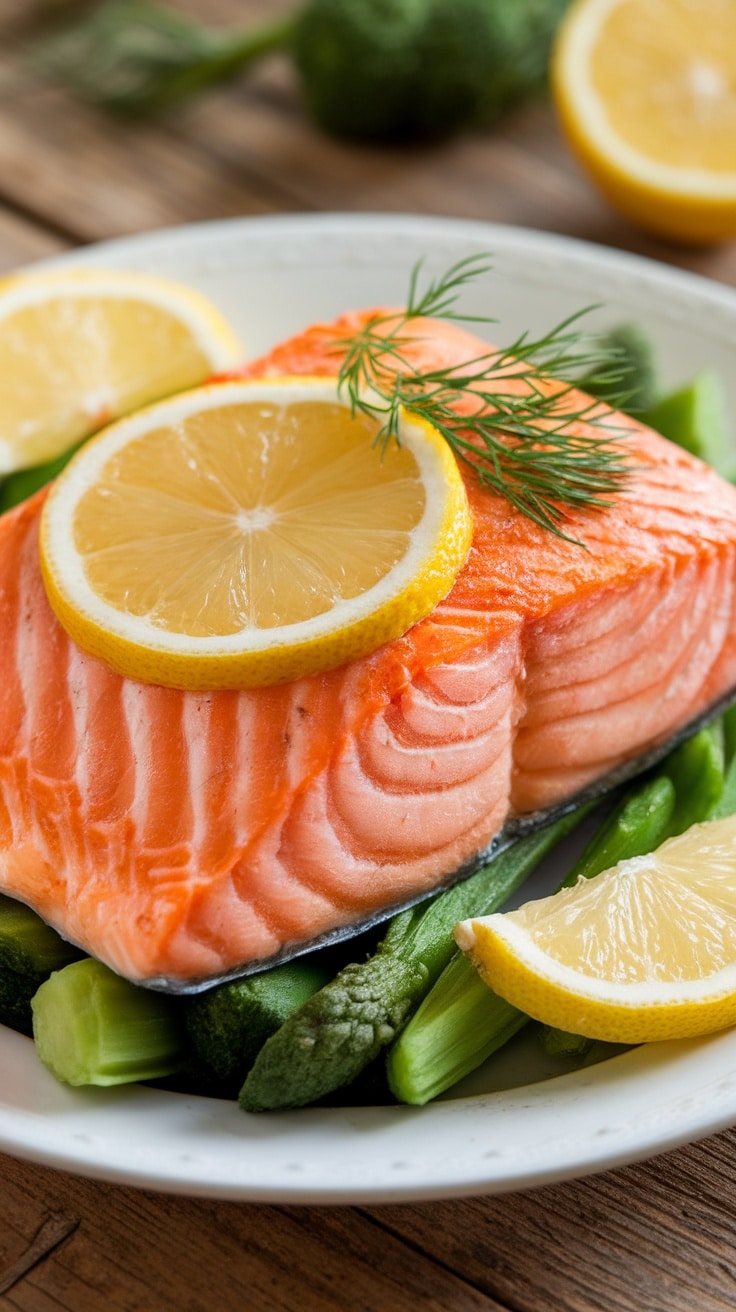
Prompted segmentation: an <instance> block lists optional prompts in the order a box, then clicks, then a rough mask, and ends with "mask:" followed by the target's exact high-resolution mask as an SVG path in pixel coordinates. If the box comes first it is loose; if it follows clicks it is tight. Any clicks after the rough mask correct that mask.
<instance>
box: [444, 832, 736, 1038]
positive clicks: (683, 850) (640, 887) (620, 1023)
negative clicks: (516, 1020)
mask: <svg viewBox="0 0 736 1312" xmlns="http://www.w3.org/2000/svg"><path fill="white" fill-rule="evenodd" d="M455 938H456V940H457V943H458V946H459V947H460V948H462V950H463V952H465V953H466V954H467V955H468V956H469V957H470V959H471V960H472V961H473V962H474V964H475V965H476V967H477V969H478V971H479V972H480V974H481V976H482V977H483V979H484V980H485V981H486V983H487V984H489V985H490V987H491V988H492V989H493V990H494V991H495V992H496V993H498V994H500V996H501V997H502V998H505V999H506V1000H507V1001H508V1002H510V1003H512V1004H513V1005H514V1006H515V1007H518V1008H519V1009H520V1010H521V1011H524V1012H525V1013H526V1014H527V1015H529V1016H532V1017H533V1018H534V1019H536V1020H540V1021H542V1022H543V1023H544V1024H546V1025H551V1026H554V1027H555V1028H557V1029H563V1030H567V1031H570V1032H572V1033H574V1034H582V1035H587V1036H588V1037H589V1038H592V1039H605V1040H609V1041H610V1042H612V1043H629V1044H633V1043H646V1042H649V1041H650V1040H655V1039H685V1038H693V1037H694V1036H696V1035H699V1034H708V1033H712V1032H713V1031H715V1030H721V1029H726V1028H727V1027H728V1026H730V1025H733V1024H734V1023H736V816H728V817H727V818H725V819H722V820H711V821H706V822H704V823H703V824H699V825H694V826H693V827H692V828H691V829H688V830H687V831H686V832H685V833H684V834H681V835H679V836H678V837H676V838H670V839H668V840H667V841H666V842H665V843H663V844H662V846H661V847H659V848H658V849H657V851H656V852H653V853H651V854H650V855H649V856H641V857H634V858H632V859H631V860H628V861H622V862H621V863H620V864H619V865H617V866H615V867H613V869H611V870H607V871H605V872H604V873H603V874H601V875H598V876H597V877H596V878H595V879H589V880H586V879H580V880H579V881H578V883H577V884H575V885H574V886H573V887H571V888H564V889H561V890H560V891H559V892H558V893H555V894H554V895H553V896H552V897H546V898H541V899H539V900H538V901H535V902H528V903H527V904H526V905H525V906H523V907H521V908H520V909H519V910H518V911H510V912H507V913H498V914H496V915H492V916H484V917H480V918H478V919H475V920H466V921H462V922H461V923H460V924H459V925H457V926H456V929H455Z"/></svg>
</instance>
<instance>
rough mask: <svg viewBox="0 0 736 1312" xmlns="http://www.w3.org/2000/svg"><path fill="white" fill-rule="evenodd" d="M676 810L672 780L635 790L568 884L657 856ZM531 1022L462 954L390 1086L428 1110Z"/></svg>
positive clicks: (426, 1004)
mask: <svg viewBox="0 0 736 1312" xmlns="http://www.w3.org/2000/svg"><path fill="white" fill-rule="evenodd" d="M674 806H675V789H674V786H673V784H672V782H671V780H670V779H668V778H667V777H666V775H661V776H658V777H657V778H655V779H653V780H648V781H647V782H646V783H645V784H643V785H641V784H639V785H637V786H635V787H634V788H633V789H632V790H631V791H630V792H629V793H628V794H627V795H626V796H625V797H624V799H623V800H622V801H621V802H620V803H619V805H618V807H617V808H616V809H615V810H614V811H613V812H612V814H611V815H609V817H608V818H607V820H605V821H604V823H603V825H602V827H601V828H600V829H599V830H598V831H597V833H596V834H595V835H594V836H593V838H592V839H591V840H590V842H589V843H588V845H587V847H586V848H585V850H584V852H583V853H582V856H581V857H580V858H579V860H578V861H577V862H576V863H575V865H574V866H573V867H572V869H571V870H570V872H569V874H568V875H567V877H566V879H565V880H564V881H563V885H562V886H563V887H565V886H567V885H570V884H574V883H575V882H576V881H577V880H578V879H579V878H585V879H591V878H593V877H594V876H595V875H598V874H600V872H601V871H602V870H606V869H608V868H609V867H610V866H611V865H614V864H615V863H616V862H617V861H620V860H623V859H624V858H625V857H630V856H638V855H640V854H641V853H643V852H648V851H651V849H652V848H653V847H656V846H657V845H658V843H659V842H661V840H662V838H663V837H664V836H665V834H666V833H667V830H668V828H669V825H670V823H671V817H672V813H673V810H674ZM476 914H485V913H480V912H473V915H476ZM528 1023H529V1017H528V1016H526V1015H525V1014H524V1012H522V1011H519V1010H518V1008H516V1007H513V1006H512V1005H511V1004H510V1003H509V1002H506V1001H505V1000H504V999H503V998H500V997H499V996H498V995H497V994H496V993H494V992H493V990H492V989H489V988H488V985H487V984H484V982H483V980H482V979H481V977H480V975H479V974H478V972H477V971H476V969H475V967H474V966H473V965H472V964H471V962H470V961H469V960H468V959H467V957H464V956H463V955H462V954H461V953H459V952H458V953H456V954H455V956H454V957H453V958H452V960H451V961H450V963H449V965H448V966H447V967H446V969H445V971H444V972H443V974H442V975H441V976H440V977H439V979H438V981H437V983H436V984H435V986H434V988H433V989H432V990H431V991H430V992H428V994H427V996H426V997H425V998H424V1001H423V1002H422V1004H421V1006H420V1007H419V1008H418V1010H417V1011H416V1013H415V1015H414V1016H413V1017H412V1019H411V1021H410V1022H409V1024H408V1025H407V1026H406V1028H405V1029H404V1030H403V1032H402V1034H401V1035H400V1036H399V1038H398V1040H397V1041H396V1042H395V1043H394V1045H393V1046H392V1048H391V1049H390V1051H389V1053H388V1057H387V1070H388V1081H389V1085H390V1087H391V1089H392V1090H393V1092H394V1094H395V1095H396V1097H397V1098H398V1099H399V1101H400V1102H408V1103H414V1104H416V1105H423V1104H424V1103H426V1102H429V1101H430V1099H432V1098H436V1097H437V1096H438V1095H439V1094H440V1093H443V1092H444V1091H445V1090H446V1089H449V1088H450V1087H451V1086H452V1085H453V1084H456V1083H457V1082H458V1080H461V1079H463V1078H464V1077H465V1076H466V1075H469V1074H470V1073H471V1071H473V1070H475V1069H476V1068H477V1067H478V1066H480V1065H482V1063H483V1062H484V1061H486V1060H487V1059H488V1058H489V1057H490V1056H492V1055H493V1053H494V1052H497V1051H498V1049H499V1048H501V1047H502V1046H503V1045H504V1044H506V1043H507V1042H508V1040H509V1039H511V1038H512V1037H513V1036H514V1035H515V1034H517V1033H518V1032H519V1030H521V1029H523V1027H524V1026H525V1025H527V1024H528Z"/></svg>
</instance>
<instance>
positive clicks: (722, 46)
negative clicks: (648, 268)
mask: <svg viewBox="0 0 736 1312" xmlns="http://www.w3.org/2000/svg"><path fill="white" fill-rule="evenodd" d="M551 84H552V91H553V96H554V100H555V103H556V106H557V110H558V112H559V117H560V122H561V125H562V129H563V131H564V132H565V134H566V136H567V138H568V140H569V143H570V145H571V147H572V149H573V151H574V152H575V153H576V154H577V156H578V158H579V159H580V162H581V163H582V164H583V166H584V167H585V168H586V169H587V171H588V172H589V174H590V176H591V177H592V178H593V179H594V181H596V182H597V183H598V185H599V186H600V188H601V190H602V191H603V192H604V194H605V195H606V196H607V198H608V200H609V201H610V202H611V204H612V205H613V206H614V207H616V208H617V209H619V210H620V211H621V212H622V213H623V214H625V215H627V217H628V218H630V219H632V220H633V222H634V223H636V224H638V225H639V226H640V227H642V228H644V229H647V230H649V231H651V232H653V233H656V234H658V235H660V236H664V237H667V238H670V239H673V238H674V239H675V240H677V241H684V242H687V243H696V244H698V243H709V242H715V241H720V240H723V239H726V238H728V237H733V236H734V235H736V13H735V12H734V4H733V0H697V3H693V0H573V4H572V5H571V7H570V9H569V10H568V11H567V12H566V15H565V17H564V18H563V20H562V23H561V25H560V28H559V30H558V34H557V39H556V42H555V46H554V49H553V53H552V60H551Z"/></svg>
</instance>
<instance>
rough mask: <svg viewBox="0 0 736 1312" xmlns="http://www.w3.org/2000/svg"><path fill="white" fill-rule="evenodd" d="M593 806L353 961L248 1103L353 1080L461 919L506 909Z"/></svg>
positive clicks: (252, 1083) (278, 1102)
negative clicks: (478, 910) (546, 857)
mask: <svg viewBox="0 0 736 1312" xmlns="http://www.w3.org/2000/svg"><path fill="white" fill-rule="evenodd" d="M588 810H589V808H587V807H581V808H580V809H579V810H577V811H575V812H574V813H572V814H570V815H567V816H565V817H563V818H562V819H560V820H558V821H556V822H555V823H554V824H552V825H549V826H548V827H547V828H546V829H543V830H539V831H538V832H536V833H534V834H531V835H529V836H528V837H526V838H522V839H520V840H519V841H518V842H516V843H515V844H513V846H511V847H508V848H506V849H504V850H503V851H501V852H499V853H498V855H497V856H496V857H495V858H494V860H492V861H491V862H490V863H489V864H488V865H486V866H484V867H483V868H482V869H481V870H479V871H477V872H476V874H474V875H472V876H470V878H468V879H467V880H465V881H463V882H461V883H459V884H457V885H455V886H454V887H453V888H450V889H447V890H446V891H445V892H443V893H440V894H439V895H437V896H436V897H435V898H433V899H432V900H431V901H430V902H429V903H428V904H427V903H423V904H422V905H420V906H417V907H414V908H411V909H410V910H408V911H405V912H402V913H401V914H400V915H398V916H396V917H395V918H394V919H393V921H392V922H391V924H390V926H389V929H388V932H387V934H386V936H385V938H384V939H383V942H382V943H381V945H380V947H379V949H378V951H377V952H376V953H375V954H374V955H373V956H371V957H369V958H368V959H367V961H363V962H353V963H351V964H350V965H348V966H346V967H345V968H344V969H343V970H341V971H340V972H339V974H338V975H337V976H336V977H335V978H334V979H333V980H332V981H331V982H330V983H329V984H328V985H326V987H325V988H323V989H320V990H319V992H318V993H315V994H314V995H313V997H311V998H310V999H309V1001H308V1002H306V1003H305V1005H304V1006H303V1007H301V1008H300V1010H299V1011H298V1012H296V1013H295V1015H293V1016H292V1017H291V1018H290V1019H289V1020H287V1021H286V1023H285V1024H284V1025H282V1026H281V1028H280V1029H279V1030H277V1031H276V1033H275V1034H273V1035H272V1036H271V1037H270V1038H269V1039H267V1040H266V1042H265V1044H264V1045H263V1047H262V1048H261V1049H260V1052H259V1053H258V1056H257V1057H256V1059H255V1062H254V1064H253V1066H252V1067H251V1070H250V1072H249V1074H248V1076H247V1078H246V1080H245V1083H244V1084H243V1088H242V1090H241V1093H240V1104H241V1106H242V1107H244V1108H245V1110H246V1111H251V1112H252V1111H267V1110H274V1109H276V1108H283V1107H302V1106H306V1105H307V1104H309V1103H313V1102H317V1101H319V1100H320V1099H322V1098H325V1097H326V1096H327V1095H328V1094H330V1093H332V1092H334V1090H335V1089H339V1088H343V1087H344V1086H346V1085H349V1084H352V1083H353V1081H354V1080H356V1079H357V1077H358V1076H359V1075H360V1073H361V1071H363V1070H364V1069H365V1068H366V1067H367V1066H368V1065H369V1063H370V1062H372V1061H373V1060H374V1058H375V1057H376V1056H377V1055H378V1053H379V1052H380V1050H381V1049H382V1048H384V1047H386V1046H387V1045H388V1044H389V1043H390V1042H391V1041H392V1040H393V1039H394V1038H395V1036H396V1034H397V1033H398V1032H399V1031H400V1030H401V1028H402V1026H403V1025H404V1024H405V1023H406V1021H407V1019H408V1017H409V1016H410V1015H411V1013H412V1012H413V1011H414V1010H415V1008H416V1007H417V1006H418V1005H419V1003H420V1002H421V999H422V998H423V997H424V995H425V994H426V993H427V991H428V990H429V989H430V988H431V986H432V984H433V982H434V981H435V980H436V979H437V977H438V976H439V974H440V972H441V971H442V969H443V967H444V966H445V964H446V963H447V961H448V960H449V958H450V957H451V956H452V954H453V952H454V950H455V945H454V941H453V938H452V929H453V927H454V925H455V924H456V923H457V921H458V919H463V918H464V917H465V916H467V915H469V914H472V912H473V911H474V910H477V909H478V908H481V911H480V914H486V913H488V912H490V911H492V910H495V909H497V908H498V907H500V906H502V905H503V903H504V902H505V901H506V900H507V899H508V898H509V897H510V895H511V894H512V893H513V892H514V890H515V889H516V888H518V887H519V886H520V885H521V884H522V883H523V881H524V880H525V879H526V878H527V877H528V875H529V874H530V873H531V872H532V870H534V868H535V867H536V866H537V865H538V864H539V862H540V861H541V860H542V858H543V857H544V856H545V855H546V854H547V853H548V852H549V851H550V850H551V849H552V848H553V847H554V846H555V845H556V844H557V843H558V842H560V841H561V839H562V838H563V837H564V836H565V835H566V834H568V833H569V832H570V831H571V829H572V828H573V827H574V826H575V825H576V824H577V823H578V822H579V821H580V820H581V819H582V817H583V815H584V814H587V811H588Z"/></svg>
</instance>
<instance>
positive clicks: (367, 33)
mask: <svg viewBox="0 0 736 1312" xmlns="http://www.w3.org/2000/svg"><path fill="white" fill-rule="evenodd" d="M568 3H569V0H304V3H302V4H301V5H300V6H298V7H297V8H295V10H294V12H293V14H291V15H287V16H286V17H281V18H279V19H277V20H275V21H273V22H268V23H265V24H262V25H258V26H255V27H253V26H248V27H247V28H245V29H235V30H230V31H222V30H215V29H213V28H210V27H208V26H206V25H204V24H201V23H197V22H195V21H193V20H192V19H190V18H187V17H185V16H184V15H183V14H182V13H179V12H178V11H176V10H174V9H169V8H166V7H164V6H162V5H159V4H157V3H154V2H153V0H106V3H103V4H101V5H98V6H97V7H96V8H95V9H94V10H93V12H92V13H91V14H90V15H88V16H87V17H85V18H83V19H82V20H81V21H79V22H77V23H76V24H73V25H70V26H68V27H66V28H65V29H63V30H61V31H60V32H58V33H57V34H56V35H55V36H53V37H51V38H50V39H49V40H47V41H46V42H45V43H44V45H43V46H42V47H40V48H39V49H38V50H37V51H36V52H35V59H36V64H37V66H38V67H39V69H41V70H42V71H43V72H44V73H45V74H46V75H47V76H50V77H53V78H56V79H59V80H62V81H65V82H67V83H68V84H70V85H71V86H73V87H74V88H75V89H76V90H77V92H78V93H79V94H81V95H82V96H84V97H85V98H86V99H89V100H93V101H95V102H96V103H98V104H100V105H103V106H105V107H106V108H108V109H113V110H116V111H118V112H121V113H127V114H138V115H144V114H149V113H153V112H155V111H158V110H161V109H164V108H166V107H167V106H169V105H172V104H173V103H174V102H176V101H178V100H181V99H183V98H184V97H186V96H190V95H193V94H194V93H196V92H198V91H201V90H202V89H204V88H205V87H207V86H210V85H213V84H215V83H217V82H220V81H222V80H224V79H225V78H228V77H231V76H233V75H234V74H235V73H237V72H239V71H240V70H242V69H245V68H247V67H248V66H249V65H251V64H253V63H254V62H255V61H256V60H258V59H260V58H261V57H262V56H264V55H265V54H268V53H270V52H273V51H278V50H281V51H284V52H285V53H287V54H289V55H290V57H291V59H292V61H293V64H294V67H295V68H296V70H297V73H298V75H299V79H300V82H301V87H302V94H303V99H304V104H305V106H306V109H307V111H308V112H309V114H310V115H311V117H312V118H313V120H314V121H315V122H316V123H317V124H318V125H319V126H320V127H321V128H323V129H324V130H325V131H327V132H330V133H333V134H335V135H338V136H342V137H346V138H351V139H356V140H365V141H406V140H410V139H422V138H426V139H431V138H437V137H442V136H447V135H449V134H450V133H453V132H457V131H460V130H462V129H464V128H469V127H473V126H489V125H491V124H492V123H493V122H494V121H495V120H496V119H497V118H498V117H499V116H500V115H501V114H502V113H503V112H504V111H505V110H506V109H508V108H509V107H510V106H511V105H513V104H516V103H518V102H520V101H522V100H524V99H527V98H528V97H530V96H533V95H535V94H538V93H539V92H540V91H541V90H542V89H543V88H544V87H545V84H546V76H547V65H548V60H549V53H550V48H551V44H552V39H553V37H554V33H555V30H556V27H557V24H558V22H559V20H560V18H561V17H562V14H563V12H564V10H565V9H566V8H567V5H568Z"/></svg>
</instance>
